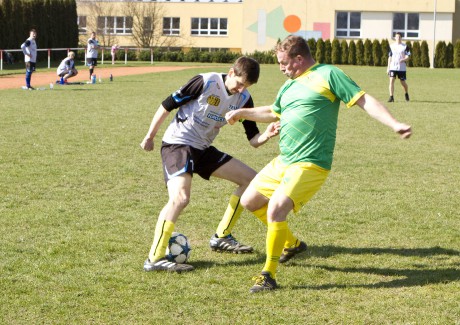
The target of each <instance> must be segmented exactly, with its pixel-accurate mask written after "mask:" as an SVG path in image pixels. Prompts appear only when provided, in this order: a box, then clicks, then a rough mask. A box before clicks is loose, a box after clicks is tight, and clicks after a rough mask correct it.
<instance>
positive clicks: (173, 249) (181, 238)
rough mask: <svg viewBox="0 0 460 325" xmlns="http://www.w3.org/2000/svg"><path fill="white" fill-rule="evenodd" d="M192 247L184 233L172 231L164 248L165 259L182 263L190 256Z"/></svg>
mask: <svg viewBox="0 0 460 325" xmlns="http://www.w3.org/2000/svg"><path fill="white" fill-rule="evenodd" d="M191 252H192V247H191V246H190V243H189V241H188V239H187V237H185V235H183V234H181V233H178V232H173V233H172V235H171V238H169V243H168V247H167V248H166V259H167V260H168V261H170V262H175V263H177V264H183V263H185V262H187V261H188V259H189V258H190V253H191Z"/></svg>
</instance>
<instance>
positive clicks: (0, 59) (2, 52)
mask: <svg viewBox="0 0 460 325" xmlns="http://www.w3.org/2000/svg"><path fill="white" fill-rule="evenodd" d="M100 49H101V64H104V51H109V52H110V50H111V48H110V47H101V48H100ZM78 50H85V62H86V48H83V47H77V48H55V49H37V51H41V52H44V51H47V52H48V69H49V68H51V51H66V52H67V54H68V53H69V52H70V51H78ZM123 50H124V51H125V64H128V51H129V50H136V51H144V50H150V64H153V49H152V48H127V47H126V48H119V49H118V51H123ZM6 52H21V53H22V50H18V49H14V50H13V49H11V50H2V49H0V71H1V70H3V59H4V58H5V57H6Z"/></svg>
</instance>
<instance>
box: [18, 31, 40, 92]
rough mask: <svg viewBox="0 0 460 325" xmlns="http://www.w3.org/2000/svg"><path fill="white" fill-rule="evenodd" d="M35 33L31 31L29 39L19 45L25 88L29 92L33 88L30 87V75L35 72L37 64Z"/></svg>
mask: <svg viewBox="0 0 460 325" xmlns="http://www.w3.org/2000/svg"><path fill="white" fill-rule="evenodd" d="M36 38H37V31H36V30H35V29H31V30H30V32H29V38H28V39H26V41H25V42H24V43H22V45H21V49H22V52H23V53H24V62H25V63H26V87H27V89H29V90H34V87H32V86H31V85H30V81H31V79H32V73H33V72H34V71H35V64H36V62H37V43H35V39H36Z"/></svg>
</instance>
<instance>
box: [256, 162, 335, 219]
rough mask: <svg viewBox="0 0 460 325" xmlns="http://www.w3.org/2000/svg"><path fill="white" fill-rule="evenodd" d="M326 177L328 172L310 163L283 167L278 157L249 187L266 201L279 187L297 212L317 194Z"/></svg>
mask: <svg viewBox="0 0 460 325" xmlns="http://www.w3.org/2000/svg"><path fill="white" fill-rule="evenodd" d="M328 175H329V170H327V169H324V168H321V167H319V166H318V165H315V164H312V163H307V162H299V163H295V164H291V165H285V164H283V163H282V162H281V161H280V158H279V156H278V157H276V158H274V159H273V160H272V161H271V162H270V163H269V164H268V165H266V166H265V167H264V168H263V169H262V170H261V171H260V172H259V173H258V174H257V176H256V177H255V178H254V179H253V180H252V182H251V186H253V187H254V188H255V189H256V190H257V192H259V193H260V194H262V195H263V196H265V197H267V198H268V199H270V198H271V196H272V195H273V192H274V191H275V190H276V189H278V188H279V187H281V188H282V189H283V192H284V194H285V195H286V196H288V197H289V198H290V199H291V200H292V201H293V202H294V209H293V210H294V212H297V211H299V210H300V208H302V206H304V205H305V204H306V203H307V202H308V201H309V200H310V199H311V198H312V197H313V195H315V193H316V192H318V190H319V189H320V188H321V185H323V183H324V182H325V181H326V178H327V176H328Z"/></svg>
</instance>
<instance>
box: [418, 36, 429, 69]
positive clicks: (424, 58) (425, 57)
mask: <svg viewBox="0 0 460 325" xmlns="http://www.w3.org/2000/svg"><path fill="white" fill-rule="evenodd" d="M420 61H421V64H422V67H424V68H429V67H430V55H429V49H428V43H427V42H426V41H422V44H421V45H420Z"/></svg>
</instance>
